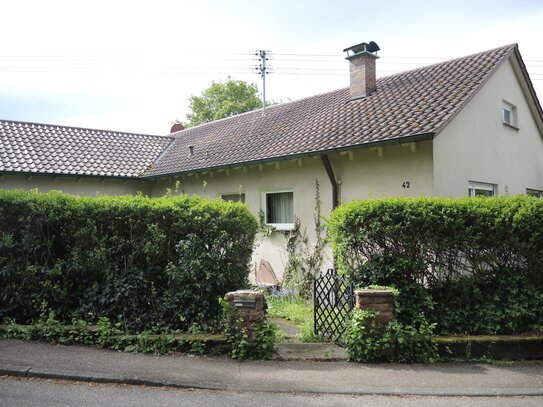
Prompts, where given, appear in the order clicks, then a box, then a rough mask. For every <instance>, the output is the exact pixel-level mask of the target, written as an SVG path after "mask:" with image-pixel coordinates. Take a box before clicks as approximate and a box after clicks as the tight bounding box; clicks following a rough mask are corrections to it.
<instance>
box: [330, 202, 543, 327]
mask: <svg viewBox="0 0 543 407" xmlns="http://www.w3.org/2000/svg"><path fill="white" fill-rule="evenodd" d="M328 226H329V228H330V236H331V241H332V245H333V248H334V253H335V255H336V257H337V261H338V269H339V270H340V272H341V273H343V274H346V275H347V276H348V277H349V278H350V279H351V280H352V281H353V282H354V283H355V284H356V285H361V286H365V285H370V284H376V285H391V286H394V287H396V288H398V289H399V290H400V296H399V297H398V298H399V299H398V304H397V307H398V309H397V310H396V311H397V317H398V319H399V321H400V322H402V323H405V324H414V325H417V323H418V321H422V320H424V318H425V319H426V321H427V322H428V323H437V327H436V332H437V333H440V334H450V333H453V334H459V333H466V334H494V333H499V334H507V333H523V332H529V331H541V330H543V201H542V200H539V199H536V198H533V197H526V196H513V197H499V198H461V199H444V198H414V199H413V198H393V199H382V200H370V201H355V202H352V203H349V204H346V205H343V206H341V207H339V208H337V209H336V210H335V211H334V212H333V213H332V215H331V217H330V220H329V222H328Z"/></svg>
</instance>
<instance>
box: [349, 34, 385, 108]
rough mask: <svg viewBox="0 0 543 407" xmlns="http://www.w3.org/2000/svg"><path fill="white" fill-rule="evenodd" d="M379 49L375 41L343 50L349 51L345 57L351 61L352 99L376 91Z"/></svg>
mask: <svg viewBox="0 0 543 407" xmlns="http://www.w3.org/2000/svg"><path fill="white" fill-rule="evenodd" d="M379 50H380V48H379V46H378V45H377V44H376V43H375V42H373V41H371V42H370V43H369V44H368V43H365V42H363V43H361V44H358V45H353V46H352V47H349V48H345V49H344V50H343V52H346V53H347V56H346V57H345V59H346V60H347V61H349V69H350V73H351V86H350V90H351V100H353V99H360V98H363V97H366V96H368V95H369V94H371V93H372V92H373V91H375V89H376V87H377V79H376V75H375V60H376V59H378V58H379V57H378V56H377V51H379Z"/></svg>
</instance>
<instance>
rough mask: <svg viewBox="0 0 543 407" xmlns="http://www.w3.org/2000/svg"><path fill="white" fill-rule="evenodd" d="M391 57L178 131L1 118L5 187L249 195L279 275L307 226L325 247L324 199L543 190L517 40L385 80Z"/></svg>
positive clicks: (534, 115)
mask: <svg viewBox="0 0 543 407" xmlns="http://www.w3.org/2000/svg"><path fill="white" fill-rule="evenodd" d="M378 50H379V47H378V46H377V44H375V43H373V42H371V43H369V44H366V43H362V44H358V45H356V46H354V47H350V48H347V49H346V50H344V51H346V52H347V54H348V55H347V58H346V59H347V60H348V63H349V66H350V87H348V88H345V89H339V90H336V91H332V92H328V93H324V94H320V95H316V96H312V97H308V98H305V99H301V100H298V101H294V102H290V103H285V104H281V105H276V106H272V107H269V108H267V109H266V111H265V114H264V112H262V111H260V110H258V111H252V112H248V113H244V114H240V115H237V116H233V117H229V118H226V119H222V120H218V121H215V122H212V123H208V124H204V125H201V126H198V127H194V128H189V129H183V130H181V131H178V132H175V133H172V134H169V135H165V136H152V135H140V134H127V133H118V132H109V131H101V130H90V129H78V128H71V127H63V126H52V125H45V124H36V123H20V122H13V121H7V120H3V121H0V136H1V141H0V177H1V178H0V187H1V188H25V189H31V188H39V189H40V190H49V189H58V190H62V191H64V192H68V193H74V194H89V195H94V194H95V193H96V192H97V191H98V192H100V193H103V194H126V193H136V192H137V191H142V192H143V193H145V194H148V195H150V196H161V195H163V194H165V193H166V192H167V191H169V190H170V191H177V192H183V193H186V194H198V195H204V196H208V197H211V198H218V197H221V198H223V199H231V200H242V201H244V202H245V203H246V204H247V205H248V206H249V208H250V209H251V211H252V212H253V213H254V214H255V215H256V216H258V217H260V218H261V221H262V223H263V224H266V225H268V226H270V227H273V229H269V233H268V234H267V235H266V236H262V237H261V238H259V241H258V242H257V243H258V244H257V245H256V249H255V254H254V259H253V260H254V268H255V270H257V271H260V270H264V269H266V270H267V271H268V274H273V273H275V274H276V275H277V277H278V278H279V279H280V278H281V277H282V275H283V272H284V270H285V267H286V264H287V262H288V253H287V251H286V244H287V236H286V235H285V233H282V232H284V231H289V230H292V228H293V227H294V226H295V223H296V222H295V220H296V219H299V225H300V228H301V230H302V231H303V230H306V231H307V237H308V243H307V248H308V250H309V248H310V247H312V245H313V243H314V242H315V241H316V236H317V232H316V230H315V215H316V213H315V204H316V198H317V194H318V197H319V198H320V203H321V205H320V213H321V214H322V215H325V216H326V215H328V214H329V213H330V211H331V210H332V209H333V208H334V207H335V206H336V205H338V204H340V203H341V202H347V201H350V200H352V199H356V198H378V197H387V196H423V195H425V196H446V197H448V196H466V195H470V196H471V195H500V194H531V195H536V196H541V195H543V111H542V108H541V105H540V103H539V101H538V99H537V96H536V94H535V91H534V88H533V86H532V83H531V81H530V78H529V76H528V73H527V71H526V67H525V65H524V63H523V61H522V57H521V55H520V53H519V50H518V46H517V45H516V44H513V45H507V46H503V47H500V48H496V49H492V50H489V51H484V52H480V53H477V54H474V55H469V56H466V57H463V58H458V59H454V60H450V61H446V62H443V63H438V64H435V65H430V66H427V67H423V68H419V69H415V70H411V71H407V72H402V73H399V74H396V75H391V76H387V77H383V78H380V79H377V78H376V70H378V65H377V61H378V58H379V57H378V56H377V51H378ZM329 262H330V254H329V253H328V252H326V259H325V264H326V263H329ZM323 267H325V266H323Z"/></svg>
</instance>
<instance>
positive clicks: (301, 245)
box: [284, 179, 326, 298]
mask: <svg viewBox="0 0 543 407" xmlns="http://www.w3.org/2000/svg"><path fill="white" fill-rule="evenodd" d="M313 220H314V240H315V243H314V244H310V243H309V238H308V235H307V230H306V229H303V230H302V225H301V222H300V219H299V218H298V217H295V219H294V227H293V228H292V229H291V230H289V231H288V232H285V236H286V238H287V247H286V249H287V266H286V267H285V274H284V285H285V286H286V287H289V288H293V289H295V290H297V291H298V292H299V293H300V295H301V296H302V297H304V298H311V295H312V292H311V289H312V287H313V279H314V278H315V277H316V276H318V274H319V273H320V272H321V266H322V262H323V259H324V247H325V245H326V240H325V226H324V225H323V222H322V213H321V198H320V185H319V180H318V179H315V207H314V215H313Z"/></svg>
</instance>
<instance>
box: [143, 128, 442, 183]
mask: <svg viewBox="0 0 543 407" xmlns="http://www.w3.org/2000/svg"><path fill="white" fill-rule="evenodd" d="M434 137H435V133H433V132H430V133H420V134H414V135H409V136H403V137H402V136H400V137H396V138H391V139H386V140H378V141H372V142H368V143H360V144H351V145H348V146H342V147H334V148H328V149H323V150H314V151H308V152H303V153H296V154H287V155H282V156H274V157H266V158H262V159H257V160H248V161H238V162H234V163H229V164H223V165H217V166H210V167H198V168H191V169H188V170H184V171H176V172H167V173H161V174H153V175H144V174H142V175H141V178H140V179H145V180H152V179H158V178H167V177H175V176H180V175H185V174H192V173H202V172H209V171H218V170H224V169H232V168H236V167H242V166H248V165H258V164H265V163H269V162H274V161H285V160H296V159H298V158H304V157H316V156H321V155H324V154H329V153H341V152H345V151H350V150H353V149H358V148H371V147H384V146H387V145H395V144H406V143H414V142H417V141H425V140H432V139H433V138H434Z"/></svg>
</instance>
